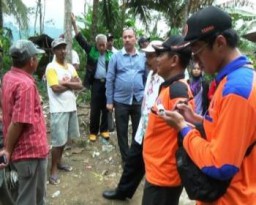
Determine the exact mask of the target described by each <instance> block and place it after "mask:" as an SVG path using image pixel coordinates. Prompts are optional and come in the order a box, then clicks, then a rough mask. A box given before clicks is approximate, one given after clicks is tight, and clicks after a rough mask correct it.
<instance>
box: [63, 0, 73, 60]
mask: <svg viewBox="0 0 256 205" xmlns="http://www.w3.org/2000/svg"><path fill="white" fill-rule="evenodd" d="M71 12H72V0H65V15H64V28H65V34H64V36H65V39H66V41H67V61H68V62H71V60H72V56H71V50H72V25H71Z"/></svg>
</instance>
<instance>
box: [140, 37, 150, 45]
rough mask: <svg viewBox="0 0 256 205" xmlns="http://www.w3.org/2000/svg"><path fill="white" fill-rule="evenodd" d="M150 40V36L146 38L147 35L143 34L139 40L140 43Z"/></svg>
mask: <svg viewBox="0 0 256 205" xmlns="http://www.w3.org/2000/svg"><path fill="white" fill-rule="evenodd" d="M145 42H150V38H146V37H145V36H141V37H140V38H139V40H138V44H141V43H145Z"/></svg>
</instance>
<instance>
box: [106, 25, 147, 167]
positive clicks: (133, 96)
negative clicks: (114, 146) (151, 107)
mask: <svg viewBox="0 0 256 205" xmlns="http://www.w3.org/2000/svg"><path fill="white" fill-rule="evenodd" d="M122 37H123V44H124V47H123V48H122V49H121V50H120V51H118V52H117V53H115V54H114V55H113V56H112V58H111V60H110V62H109V66H108V72H107V77H106V97H107V109H108V110H109V111H113V109H114V111H115V119H116V131H117V139H118V145H119V148H120V153H121V157H122V165H124V163H125V160H126V158H127V153H128V150H129V145H128V123H129V116H131V121H132V139H133V140H134V136H135V133H136V131H137V127H138V124H139V120H140V115H141V103H142V98H143V92H144V85H145V81H146V77H147V69H146V67H145V60H146V59H145V54H143V53H141V52H139V51H138V50H137V49H136V48H135V44H136V33H135V31H134V29H132V28H125V29H124V30H123V36H122Z"/></svg>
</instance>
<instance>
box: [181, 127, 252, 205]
mask: <svg viewBox="0 0 256 205" xmlns="http://www.w3.org/2000/svg"><path fill="white" fill-rule="evenodd" d="M196 127H197V129H198V130H199V131H200V133H201V134H202V136H205V135H204V133H203V132H204V130H203V128H202V126H201V125H200V126H196ZM178 137H179V139H181V136H178ZM255 144H256V142H254V143H253V144H251V145H250V146H249V147H248V149H247V151H246V154H245V157H246V156H248V155H249V154H250V152H251V150H252V148H253V146H254V145H255ZM176 161H177V169H178V173H179V175H180V178H181V182H182V185H183V186H184V188H185V190H186V192H187V194H188V197H189V198H190V199H192V200H199V201H202V202H213V201H215V200H217V199H218V198H220V197H221V196H222V195H224V194H225V193H226V190H227V188H228V187H229V184H230V182H231V180H232V178H231V179H229V180H218V179H215V178H212V177H210V176H208V175H206V174H204V173H203V172H202V171H201V170H200V169H199V168H198V167H197V166H196V165H195V164H194V162H193V161H192V160H191V159H190V157H189V156H188V154H187V152H186V150H185V149H184V148H183V146H182V142H181V141H180V140H179V148H178V150H177V152H176Z"/></svg>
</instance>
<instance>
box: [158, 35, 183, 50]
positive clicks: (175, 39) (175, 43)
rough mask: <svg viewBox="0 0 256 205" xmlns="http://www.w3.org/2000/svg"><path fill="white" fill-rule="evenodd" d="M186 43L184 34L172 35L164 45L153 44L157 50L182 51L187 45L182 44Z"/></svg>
mask: <svg viewBox="0 0 256 205" xmlns="http://www.w3.org/2000/svg"><path fill="white" fill-rule="evenodd" d="M183 44H184V37H182V36H179V35H177V36H170V37H169V38H168V39H166V40H165V41H164V42H163V43H162V45H160V46H159V45H153V47H154V49H155V50H156V51H159V52H161V51H182V50H184V49H185V48H186V47H185V46H180V45H183Z"/></svg>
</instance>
